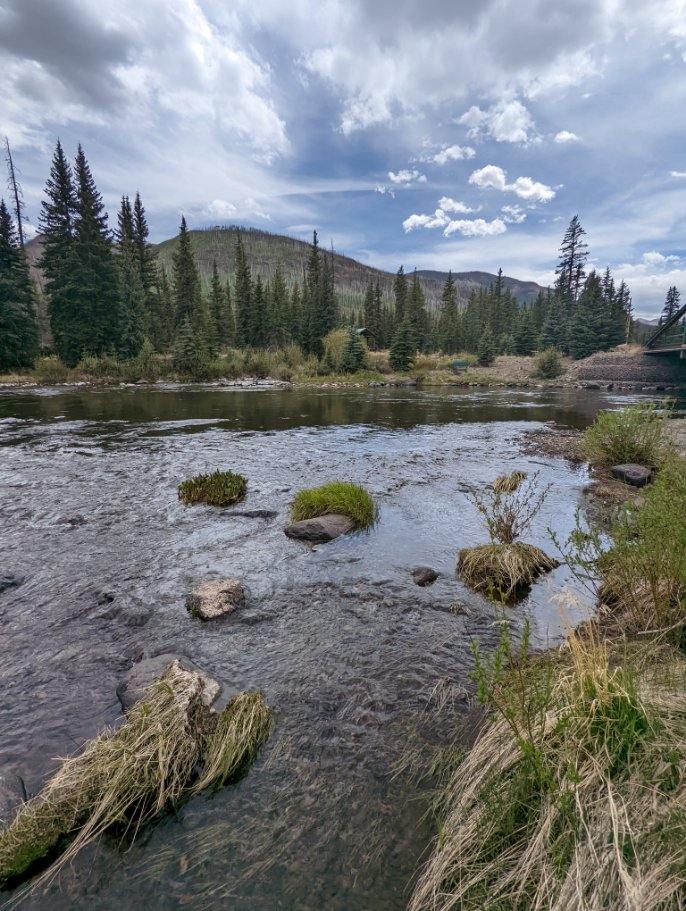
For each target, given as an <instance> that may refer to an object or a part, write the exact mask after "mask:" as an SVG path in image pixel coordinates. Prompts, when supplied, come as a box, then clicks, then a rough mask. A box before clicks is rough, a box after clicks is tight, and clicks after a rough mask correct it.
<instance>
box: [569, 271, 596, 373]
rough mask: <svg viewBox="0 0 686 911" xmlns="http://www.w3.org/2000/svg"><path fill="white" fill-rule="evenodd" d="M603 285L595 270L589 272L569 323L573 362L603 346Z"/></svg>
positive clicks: (570, 348)
mask: <svg viewBox="0 0 686 911" xmlns="http://www.w3.org/2000/svg"><path fill="white" fill-rule="evenodd" d="M602 319H603V285H602V281H601V279H600V278H599V276H598V274H597V272H596V271H595V270H593V271H591V272H589V274H588V276H587V278H586V281H585V282H584V288H583V291H582V293H581V295H580V296H579V301H578V304H577V308H576V310H575V312H574V316H573V317H572V321H571V323H570V336H569V338H570V344H569V350H570V354H571V355H572V357H573V358H575V360H579V359H580V358H583V357H588V356H589V354H593V353H594V352H595V351H599V350H600V349H601V347H602V345H603V343H604V342H603V333H602V332H601V322H602Z"/></svg>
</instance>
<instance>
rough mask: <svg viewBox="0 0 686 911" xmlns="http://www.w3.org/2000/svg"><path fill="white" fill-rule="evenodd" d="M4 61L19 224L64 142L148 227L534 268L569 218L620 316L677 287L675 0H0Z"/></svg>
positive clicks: (682, 174)
mask: <svg viewBox="0 0 686 911" xmlns="http://www.w3.org/2000/svg"><path fill="white" fill-rule="evenodd" d="M0 69H1V71H2V73H3V86H2V92H1V93H0V135H5V134H6V135H7V136H8V137H9V140H10V143H11V145H12V148H13V152H14V156H15V160H16V164H17V165H18V167H19V170H20V174H21V180H22V184H23V191H24V196H25V200H26V206H27V214H28V216H29V219H30V221H31V226H32V228H33V229H34V230H35V228H36V227H37V224H38V214H39V211H40V200H41V196H42V191H43V187H44V184H45V179H46V177H47V174H48V170H49V166H50V159H51V156H52V152H53V149H54V145H55V142H56V139H57V137H60V139H61V141H62V143H63V145H64V147H65V150H66V151H67V152H68V154H70V155H73V154H74V153H75V150H76V146H77V144H78V143H79V142H81V143H82V145H83V147H84V150H85V152H86V156H87V158H88V160H89V162H90V164H91V167H92V170H93V173H94V176H95V179H96V182H97V184H98V187H99V188H100V190H101V192H102V193H103V196H104V198H105V201H106V204H107V206H108V208H109V211H110V213H111V217H110V220H111V223H113V222H114V215H115V213H116V208H117V202H118V199H119V197H120V196H121V194H122V193H126V194H129V195H132V194H134V193H135V192H136V190H139V191H140V193H141V195H142V198H143V202H144V205H145V206H146V210H147V213H148V218H149V222H150V227H151V235H152V239H153V240H162V239H164V238H165V237H169V236H171V235H172V234H173V233H175V232H176V230H177V227H178V223H179V220H180V216H181V214H182V213H183V214H185V215H186V218H187V220H188V223H189V225H190V226H191V227H203V226H212V225H217V224H236V223H238V224H246V225H253V226H256V227H260V228H264V229H266V230H269V231H274V232H278V233H287V234H291V235H294V236H297V237H302V238H309V237H310V236H311V232H312V230H313V229H314V228H317V229H318V231H319V234H320V239H321V241H322V243H323V244H324V245H326V246H329V245H330V244H331V243H333V245H334V246H335V248H336V249H337V250H339V251H340V252H343V253H346V254H348V255H350V256H353V257H355V258H357V259H360V260H362V261H363V262H367V263H370V264H371V265H374V266H378V267H381V268H385V269H389V270H392V271H395V270H396V269H397V267H398V266H399V265H400V263H403V264H404V266H405V269H406V270H408V269H412V268H414V267H417V268H419V269H440V270H446V271H447V270H448V269H452V270H453V271H467V270H476V269H478V270H484V271H489V272H494V271H497V269H498V268H499V267H502V269H503V271H504V272H505V273H506V274H507V275H512V276H515V277H517V278H521V279H533V280H536V281H539V282H541V283H542V284H548V283H550V282H551V281H552V278H553V270H554V266H555V261H556V256H557V249H558V247H559V243H560V239H561V237H562V234H563V232H564V229H565V227H566V225H567V223H568V222H569V220H570V218H571V217H572V216H573V215H574V214H578V215H579V217H580V219H581V222H582V224H583V226H584V227H585V229H586V232H587V240H588V243H589V247H590V254H591V264H592V265H594V266H596V267H597V268H603V269H604V268H605V266H608V265H609V266H610V267H611V269H612V270H613V273H614V274H615V276H616V278H617V279H622V278H623V279H624V280H625V281H627V282H628V284H629V286H630V288H631V291H632V294H633V299H634V306H635V309H636V312H637V314H638V315H642V316H648V317H650V316H654V315H656V314H657V313H658V312H659V311H660V309H661V307H662V304H663V302H664V296H665V293H666V290H667V288H668V286H669V285H672V284H676V285H677V286H678V287H680V288H681V291H682V294H683V296H684V298H685V299H686V0H566V2H565V3H564V4H562V3H553V2H551V0H421V2H417V0H393V2H391V0H317V2H313V0H288V2H284V0H257V2H256V0H251V2H248V0H232V2H231V3H227V2H226V0H109V2H108V3H106V4H104V3H102V0H0Z"/></svg>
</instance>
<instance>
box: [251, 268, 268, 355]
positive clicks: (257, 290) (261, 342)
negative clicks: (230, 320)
mask: <svg viewBox="0 0 686 911" xmlns="http://www.w3.org/2000/svg"><path fill="white" fill-rule="evenodd" d="M251 323H252V338H251V342H250V344H251V345H253V346H254V347H255V348H264V347H265V345H266V338H267V333H268V331H269V326H268V325H267V301H266V296H265V293H264V286H263V285H262V278H261V276H259V275H258V276H257V278H256V279H255V281H254V283H253V288H252V320H251Z"/></svg>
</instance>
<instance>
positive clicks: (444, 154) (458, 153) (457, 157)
mask: <svg viewBox="0 0 686 911" xmlns="http://www.w3.org/2000/svg"><path fill="white" fill-rule="evenodd" d="M475 155H476V152H475V151H474V149H473V148H472V147H471V146H458V145H454V146H446V147H445V148H443V149H441V151H440V152H437V153H436V154H435V155H433V156H432V157H431V158H429V159H428V160H429V161H433V162H434V163H435V164H441V165H442V164H447V163H448V162H449V161H461V160H463V159H465V158H474V156H475Z"/></svg>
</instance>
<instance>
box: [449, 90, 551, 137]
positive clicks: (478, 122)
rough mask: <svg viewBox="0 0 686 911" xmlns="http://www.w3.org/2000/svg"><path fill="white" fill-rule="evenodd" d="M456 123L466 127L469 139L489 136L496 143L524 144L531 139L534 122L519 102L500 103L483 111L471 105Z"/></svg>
mask: <svg viewBox="0 0 686 911" xmlns="http://www.w3.org/2000/svg"><path fill="white" fill-rule="evenodd" d="M457 122H458V123H460V124H462V125H463V126H466V127H468V131H467V135H468V136H469V138H470V139H483V138H484V137H485V136H490V137H491V138H492V139H495V141H496V142H518V143H526V142H529V141H530V140H531V139H532V138H533V135H532V133H533V130H534V121H533V118H532V116H531V114H530V113H529V111H528V110H527V109H526V108H525V107H524V105H523V104H522V103H521V102H520V101H516V100H514V101H500V102H498V103H497V104H494V105H492V106H491V107H490V108H488V110H486V111H483V110H481V108H480V107H477V105H472V107H471V108H469V110H468V111H465V113H464V114H463V115H462V116H461V117H459V118H458V121H457Z"/></svg>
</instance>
